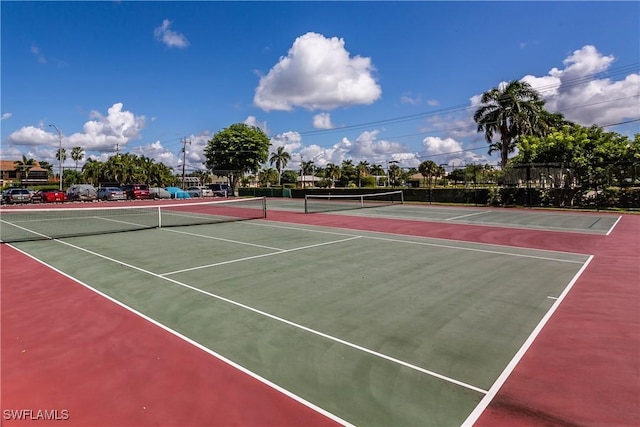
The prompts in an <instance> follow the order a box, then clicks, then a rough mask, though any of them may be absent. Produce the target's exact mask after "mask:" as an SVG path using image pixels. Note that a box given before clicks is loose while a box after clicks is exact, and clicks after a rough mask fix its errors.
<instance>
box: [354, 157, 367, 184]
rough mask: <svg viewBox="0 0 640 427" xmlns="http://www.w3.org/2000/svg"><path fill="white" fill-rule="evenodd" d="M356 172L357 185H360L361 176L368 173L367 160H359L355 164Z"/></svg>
mask: <svg viewBox="0 0 640 427" xmlns="http://www.w3.org/2000/svg"><path fill="white" fill-rule="evenodd" d="M356 174H357V175H358V187H362V177H363V176H367V175H368V174H369V162H367V161H366V160H363V161H361V162H360V163H358V164H357V165H356Z"/></svg>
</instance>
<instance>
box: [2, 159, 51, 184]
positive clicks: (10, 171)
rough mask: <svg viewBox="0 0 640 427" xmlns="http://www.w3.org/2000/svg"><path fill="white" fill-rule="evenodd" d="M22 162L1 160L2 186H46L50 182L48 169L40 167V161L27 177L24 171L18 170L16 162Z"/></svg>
mask: <svg viewBox="0 0 640 427" xmlns="http://www.w3.org/2000/svg"><path fill="white" fill-rule="evenodd" d="M19 161H22V160H0V186H2V187H6V186H17V185H23V186H29V185H45V184H47V182H48V181H49V174H48V172H47V170H46V169H43V168H41V167H40V163H38V161H36V162H35V166H33V167H32V168H31V169H30V170H29V174H28V175H29V176H28V177H27V176H26V174H25V173H24V171H21V170H17V169H16V162H19Z"/></svg>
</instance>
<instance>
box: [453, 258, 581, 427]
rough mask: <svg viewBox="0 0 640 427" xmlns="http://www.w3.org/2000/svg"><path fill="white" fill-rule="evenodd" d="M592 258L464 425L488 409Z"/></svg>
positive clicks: (574, 277) (472, 421) (471, 423)
mask: <svg viewBox="0 0 640 427" xmlns="http://www.w3.org/2000/svg"><path fill="white" fill-rule="evenodd" d="M592 259H593V255H591V256H590V257H589V259H588V260H587V261H586V262H585V263H584V265H583V266H582V268H580V270H578V272H577V273H576V274H575V276H573V279H571V281H570V282H569V284H568V285H567V286H566V288H565V289H564V291H562V294H560V296H559V297H558V299H557V300H556V301H555V302H554V303H553V305H552V306H551V308H550V309H549V311H547V313H546V314H545V315H544V317H543V318H542V319H541V320H540V322H539V323H538V325H537V326H536V328H535V329H534V330H533V332H531V335H529V337H528V338H527V340H526V341H525V342H524V344H522V347H520V350H518V352H517V353H516V354H515V356H513V359H511V361H510V362H509V364H508V365H507V367H506V368H505V369H504V371H502V373H501V374H500V376H499V377H498V379H497V380H496V381H495V382H494V383H493V385H492V386H491V388H490V389H489V392H488V393H487V394H486V395H485V396H484V397H483V398H482V400H481V401H480V403H478V405H477V406H476V407H475V409H474V410H473V411H472V412H471V414H469V416H468V417H467V419H466V420H465V421H464V422H463V423H462V426H473V424H475V422H476V421H478V418H480V415H482V413H483V412H484V411H485V409H487V406H489V403H491V401H492V400H493V399H494V398H495V396H496V394H498V391H499V390H500V389H501V388H502V386H503V385H504V383H505V382H506V381H507V378H509V376H510V375H511V373H512V372H513V370H514V369H515V368H516V366H517V365H518V363H520V360H521V359H522V357H523V356H524V355H525V353H526V352H527V351H528V350H529V348H530V347H531V345H532V344H533V342H534V341H535V340H536V338H537V337H538V335H539V334H540V331H542V328H544V326H545V325H546V324H547V322H548V321H549V319H550V318H551V316H553V314H554V313H555V312H556V310H557V309H558V307H559V306H560V304H561V303H562V301H563V300H564V298H565V297H566V296H567V294H568V293H569V291H570V290H571V288H573V285H574V284H575V283H576V282H577V281H578V279H579V278H580V276H581V275H582V273H583V272H584V271H585V270H586V269H587V267H588V266H589V264H590V263H591V260H592Z"/></svg>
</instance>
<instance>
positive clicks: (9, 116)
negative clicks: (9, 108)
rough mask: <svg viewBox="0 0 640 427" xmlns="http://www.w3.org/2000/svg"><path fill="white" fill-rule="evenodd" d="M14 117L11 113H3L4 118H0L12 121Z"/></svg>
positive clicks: (0, 118)
mask: <svg viewBox="0 0 640 427" xmlns="http://www.w3.org/2000/svg"><path fill="white" fill-rule="evenodd" d="M12 116H13V114H11V113H2V117H0V120H7V119H10V118H11V117H12Z"/></svg>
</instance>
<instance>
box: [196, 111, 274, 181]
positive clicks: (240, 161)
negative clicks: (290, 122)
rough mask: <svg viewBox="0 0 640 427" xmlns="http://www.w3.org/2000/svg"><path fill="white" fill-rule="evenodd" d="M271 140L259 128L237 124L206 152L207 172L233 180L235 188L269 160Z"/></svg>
mask: <svg viewBox="0 0 640 427" xmlns="http://www.w3.org/2000/svg"><path fill="white" fill-rule="evenodd" d="M269 145H270V141H269V138H268V137H267V135H265V133H264V132H263V131H262V130H261V129H260V128H258V127H255V126H249V125H247V124H245V123H236V124H233V125H231V126H229V127H228V128H225V129H223V130H221V131H220V132H217V133H216V134H215V135H214V136H213V138H211V140H209V142H208V143H207V146H206V147H205V150H204V153H205V157H206V162H205V165H206V167H207V169H209V170H210V171H212V172H213V173H214V174H216V175H220V176H226V177H228V178H229V183H230V185H231V188H233V189H234V190H235V188H236V187H237V183H238V181H239V179H240V178H242V176H244V175H245V174H246V173H256V172H257V171H258V170H259V169H260V165H261V164H263V163H265V162H266V161H267V158H268V156H269Z"/></svg>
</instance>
